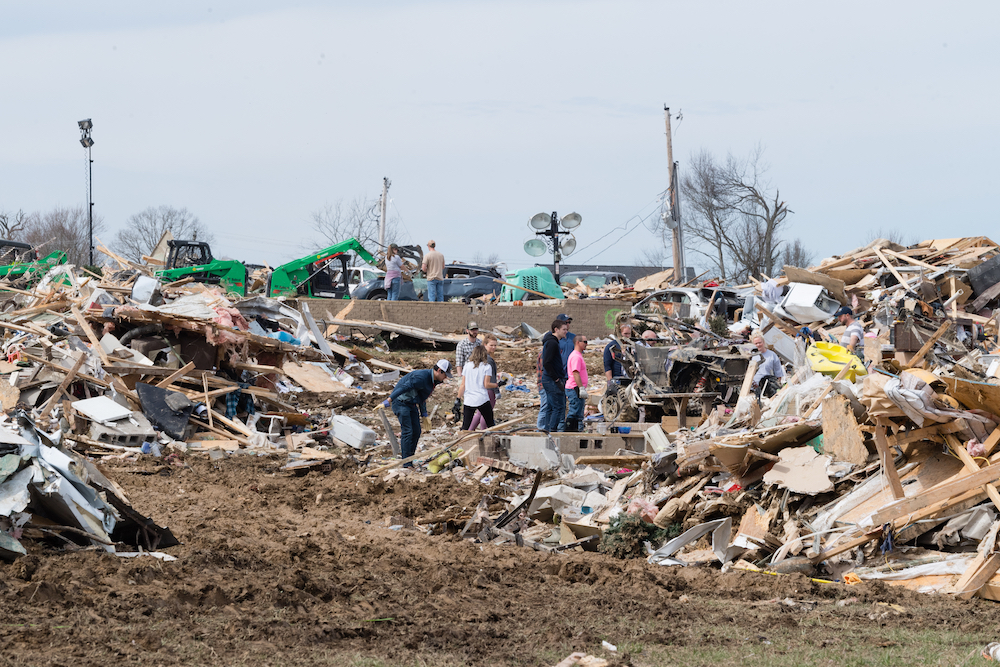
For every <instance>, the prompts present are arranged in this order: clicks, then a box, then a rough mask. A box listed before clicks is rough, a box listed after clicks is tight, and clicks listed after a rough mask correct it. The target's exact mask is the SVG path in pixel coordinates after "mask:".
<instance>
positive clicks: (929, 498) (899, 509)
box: [871, 464, 1000, 526]
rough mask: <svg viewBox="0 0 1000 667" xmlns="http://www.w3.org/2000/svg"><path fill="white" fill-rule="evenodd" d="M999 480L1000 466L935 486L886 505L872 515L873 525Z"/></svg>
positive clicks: (988, 467) (983, 469) (990, 467)
mask: <svg viewBox="0 0 1000 667" xmlns="http://www.w3.org/2000/svg"><path fill="white" fill-rule="evenodd" d="M997 480H1000V464H995V465H990V466H986V467H985V468H981V469H980V470H978V471H977V472H973V473H971V474H969V475H965V476H963V477H959V478H957V479H953V480H950V481H947V482H943V483H941V484H938V485H937V486H933V487H931V488H929V489H927V490H926V491H923V492H922V493H920V494H919V495H917V496H913V497H911V498H903V499H902V500H898V501H896V502H894V503H891V504H889V505H886V506H885V507H883V508H882V509H880V510H879V511H877V512H875V513H874V514H872V518H871V520H872V523H873V525H876V526H881V525H882V524H884V523H886V522H887V521H891V520H893V519H897V518H899V517H901V516H906V515H907V514H909V513H911V512H916V511H917V510H920V509H923V508H925V507H927V506H929V505H933V504H934V503H937V502H940V501H942V500H948V499H949V498H953V497H955V496H958V495H960V494H962V493H965V492H966V491H969V490H971V489H975V488H977V487H981V486H983V485H985V484H992V483H994V482H996V481H997Z"/></svg>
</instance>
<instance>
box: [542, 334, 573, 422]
mask: <svg viewBox="0 0 1000 667" xmlns="http://www.w3.org/2000/svg"><path fill="white" fill-rule="evenodd" d="M567 331H569V324H568V323H567V322H564V321H563V320H554V321H553V322H552V324H551V326H550V327H549V332H548V333H547V334H545V335H544V336H542V388H543V389H545V403H546V405H547V407H548V419H547V420H546V421H547V423H546V424H543V425H542V429H541V430H543V431H545V432H546V433H549V432H551V431H555V430H556V428H557V427H558V426H559V419H560V417H562V416H564V415H565V414H566V366H565V365H564V364H563V361H562V353H561V352H560V351H559V341H561V340H562V339H563V338H565V337H566V332H567Z"/></svg>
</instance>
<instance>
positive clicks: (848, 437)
mask: <svg viewBox="0 0 1000 667" xmlns="http://www.w3.org/2000/svg"><path fill="white" fill-rule="evenodd" d="M823 451H824V452H826V453H827V454H829V455H830V456H832V457H833V460H834V461H847V462H848V463H853V464H854V465H857V466H861V465H864V464H865V462H866V461H867V460H868V448H867V447H865V436H864V433H863V432H862V431H861V427H860V426H858V421H857V420H856V419H855V418H854V411H853V410H852V409H851V403H850V401H848V400H847V399H846V398H844V397H843V396H841V395H840V394H834V395H832V396H827V397H826V398H824V399H823Z"/></svg>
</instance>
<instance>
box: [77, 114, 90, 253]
mask: <svg viewBox="0 0 1000 667" xmlns="http://www.w3.org/2000/svg"><path fill="white" fill-rule="evenodd" d="M77 125H79V126H80V143H81V144H83V147H84V148H86V149H87V231H88V234H89V236H88V243H89V248H90V266H93V265H94V180H93V176H94V159H93V158H92V157H91V153H90V147H91V146H93V145H94V140H93V139H91V137H90V132H91V130H93V129H94V124H93V123H92V122H90V119H89V118H85V119H84V120H81V121H78V122H77Z"/></svg>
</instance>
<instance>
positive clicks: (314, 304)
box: [299, 299, 632, 338]
mask: <svg viewBox="0 0 1000 667" xmlns="http://www.w3.org/2000/svg"><path fill="white" fill-rule="evenodd" d="M299 301H300V302H301V301H306V302H308V303H309V311H310V312H311V313H312V314H313V317H315V318H316V319H317V320H319V319H324V318H327V319H330V318H335V317H336V316H337V314H338V313H340V312H341V311H342V310H344V309H345V308H347V307H348V305H350V304H351V303H353V304H354V305H353V307H352V308H351V310H350V312H349V313H348V314H347V315H346V316H344V318H345V319H350V320H367V321H372V320H381V321H383V322H392V323H394V324H404V325H407V326H411V327H419V328H421V329H433V330H434V331H437V332H439V333H452V332H461V331H463V330H464V329H465V325H466V324H467V323H468V321H469V320H475V321H476V322H477V323H478V324H479V326H480V327H481V328H483V329H492V328H493V327H495V326H496V325H498V324H502V325H505V326H510V327H516V326H519V325H520V324H521V322H527V323H528V324H530V325H531V326H533V327H534V328H536V329H538V330H539V331H541V332H545V331H547V330H548V328H549V324H551V323H552V320H554V319H555V317H556V315H558V314H559V313H566V314H567V315H569V316H570V317H572V318H573V325H572V327H571V329H570V330H571V331H574V332H576V333H578V334H583V335H585V336H587V337H589V338H601V337H604V336H607V335H608V334H610V333H611V331H612V329H613V328H614V324H615V316H616V315H617V314H618V313H620V312H621V311H623V310H629V309H630V308H631V307H632V304H631V303H630V302H628V301H614V300H611V299H566V300H565V301H562V302H560V303H554V304H550V303H533V302H530V301H528V302H525V305H523V306H514V305H510V304H488V305H485V306H476V305H466V304H463V303H450V302H449V303H427V302H424V301H348V300H338V299H300V300H299Z"/></svg>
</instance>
